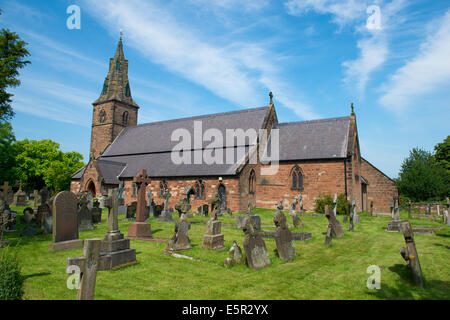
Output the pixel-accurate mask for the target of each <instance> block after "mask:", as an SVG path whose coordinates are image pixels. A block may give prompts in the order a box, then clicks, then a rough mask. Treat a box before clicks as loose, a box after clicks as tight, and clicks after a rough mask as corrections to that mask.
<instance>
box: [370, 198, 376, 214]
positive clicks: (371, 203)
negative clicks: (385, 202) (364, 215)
mask: <svg viewBox="0 0 450 320" xmlns="http://www.w3.org/2000/svg"><path fill="white" fill-rule="evenodd" d="M370 216H372V217H374V216H375V215H374V214H373V201H370Z"/></svg>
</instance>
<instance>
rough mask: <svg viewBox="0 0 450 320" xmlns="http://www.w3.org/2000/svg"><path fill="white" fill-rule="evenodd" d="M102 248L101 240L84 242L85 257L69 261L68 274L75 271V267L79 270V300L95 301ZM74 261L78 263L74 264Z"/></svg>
mask: <svg viewBox="0 0 450 320" xmlns="http://www.w3.org/2000/svg"><path fill="white" fill-rule="evenodd" d="M100 247H101V240H100V239H86V240H85V241H84V248H83V256H82V257H78V258H69V259H68V260H67V268H66V272H67V273H72V271H74V269H73V268H72V266H74V265H76V266H78V268H79V269H78V270H79V272H80V274H79V289H78V292H77V300H94V296H95V282H96V279H97V271H99V268H98V267H99V259H100ZM74 261H76V262H77V263H74Z"/></svg>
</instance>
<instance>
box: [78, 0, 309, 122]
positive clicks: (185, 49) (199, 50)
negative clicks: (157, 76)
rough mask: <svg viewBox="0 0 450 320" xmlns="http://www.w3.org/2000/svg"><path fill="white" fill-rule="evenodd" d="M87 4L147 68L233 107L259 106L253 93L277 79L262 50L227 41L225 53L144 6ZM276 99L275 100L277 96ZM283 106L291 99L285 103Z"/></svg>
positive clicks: (158, 10)
mask: <svg viewBox="0 0 450 320" xmlns="http://www.w3.org/2000/svg"><path fill="white" fill-rule="evenodd" d="M231 2H232V1H230V2H226V3H231ZM87 3H88V8H89V9H90V10H91V13H92V14H93V15H94V16H96V17H98V18H99V19H100V21H101V22H102V23H103V24H104V25H105V27H106V28H107V29H108V30H114V32H115V31H116V30H115V29H118V28H123V29H124V31H125V41H126V42H127V44H129V45H131V46H133V47H134V48H136V49H137V50H139V51H140V52H141V53H142V54H143V55H144V56H145V57H147V58H149V59H150V60H151V61H152V62H154V63H159V64H162V65H163V66H165V67H166V68H167V69H168V70H170V71H172V72H174V73H176V74H179V75H181V76H182V77H184V78H186V79H189V80H190V81H192V82H194V83H197V84H199V85H201V86H203V87H205V88H207V89H208V90H210V91H211V92H213V93H214V94H216V95H217V96H220V97H222V98H224V99H227V100H229V101H232V102H234V103H236V104H238V105H239V106H243V107H254V106H259V105H260V101H262V99H261V97H260V96H259V95H258V93H259V92H260V91H261V89H263V88H264V87H266V84H265V83H264V81H262V78H272V79H273V80H275V78H276V77H277V75H278V66H276V65H275V64H274V63H273V61H274V59H275V58H276V56H275V55H274V54H272V53H271V52H269V51H268V50H267V48H265V47H264V46H263V45H260V44H257V43H255V44H249V43H240V42H233V41H230V42H229V44H227V46H226V47H221V46H218V45H214V44H213V43H214V39H206V40H204V39H202V38H201V35H200V33H199V32H198V31H193V30H191V29H190V28H189V27H188V26H187V25H183V22H180V21H178V20H177V19H175V18H174V16H173V14H171V13H169V12H167V11H165V10H164V9H163V8H161V7H157V6H155V5H154V4H149V3H147V2H144V1H139V0H132V1H127V2H123V1H108V2H100V1H88V2H87ZM274 82H275V81H274ZM267 89H270V90H271V88H267ZM267 92H268V90H267ZM277 96H278V97H279V98H280V99H281V97H282V96H283V94H282V93H279V94H278V93H277ZM285 101H289V103H291V101H294V99H293V97H289V99H288V97H285ZM286 107H288V108H291V109H293V108H294V109H295V110H297V112H298V113H297V114H304V115H307V114H308V112H309V111H308V112H307V111H305V112H301V108H302V103H301V102H296V103H295V107H293V106H290V105H286ZM299 110H300V111H299Z"/></svg>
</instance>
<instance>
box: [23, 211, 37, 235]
mask: <svg viewBox="0 0 450 320" xmlns="http://www.w3.org/2000/svg"><path fill="white" fill-rule="evenodd" d="M33 220H34V211H33V209H32V208H25V209H24V210H23V222H24V223H25V224H26V226H25V228H23V229H22V231H21V232H20V236H21V237H24V236H36V235H38V234H39V230H38V229H37V228H35V227H34V226H33V225H32V224H31V223H32V222H33Z"/></svg>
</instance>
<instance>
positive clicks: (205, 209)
mask: <svg viewBox="0 0 450 320" xmlns="http://www.w3.org/2000/svg"><path fill="white" fill-rule="evenodd" d="M208 209H209V206H208V205H207V204H202V205H201V206H200V207H198V208H197V212H198V213H199V214H200V215H201V216H203V217H207V216H208V213H209V211H208Z"/></svg>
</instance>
